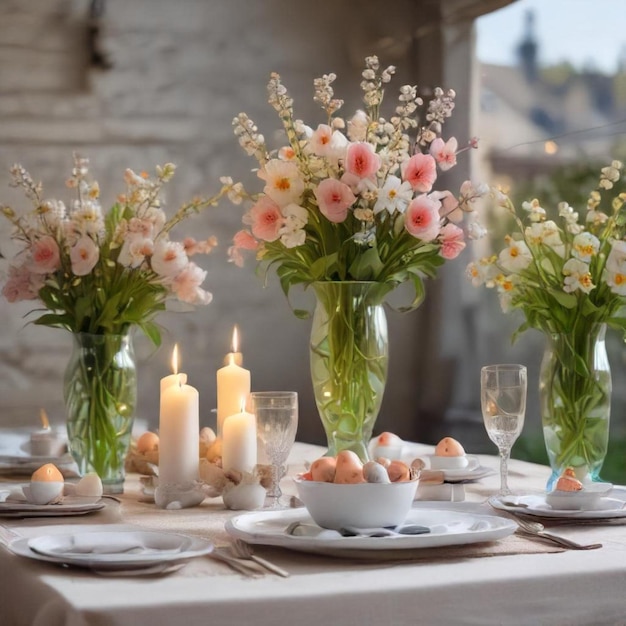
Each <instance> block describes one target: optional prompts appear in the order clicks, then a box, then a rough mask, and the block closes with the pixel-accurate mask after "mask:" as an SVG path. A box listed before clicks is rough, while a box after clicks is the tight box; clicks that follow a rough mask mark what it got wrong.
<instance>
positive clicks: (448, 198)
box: [428, 191, 463, 222]
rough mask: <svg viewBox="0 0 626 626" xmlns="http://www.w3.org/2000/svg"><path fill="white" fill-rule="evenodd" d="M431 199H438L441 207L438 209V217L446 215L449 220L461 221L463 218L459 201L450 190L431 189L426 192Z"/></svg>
mask: <svg viewBox="0 0 626 626" xmlns="http://www.w3.org/2000/svg"><path fill="white" fill-rule="evenodd" d="M428 196H429V197H430V198H431V199H432V200H439V202H441V208H440V209H439V215H440V217H447V218H448V219H449V220H450V221H451V222H461V221H462V220H463V211H462V209H461V208H460V207H459V201H458V199H457V198H456V196H455V195H454V194H453V193H451V192H450V191H433V192H432V193H430V194H428Z"/></svg>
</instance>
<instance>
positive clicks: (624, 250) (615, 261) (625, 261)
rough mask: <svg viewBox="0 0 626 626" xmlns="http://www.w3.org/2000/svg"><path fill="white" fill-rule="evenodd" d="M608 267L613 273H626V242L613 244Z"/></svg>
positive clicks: (607, 263) (608, 258) (619, 241)
mask: <svg viewBox="0 0 626 626" xmlns="http://www.w3.org/2000/svg"><path fill="white" fill-rule="evenodd" d="M606 267H607V269H609V270H611V271H613V272H624V273H626V241H622V240H616V241H613V242H612V243H611V251H610V252H609V256H608V257H607V259H606Z"/></svg>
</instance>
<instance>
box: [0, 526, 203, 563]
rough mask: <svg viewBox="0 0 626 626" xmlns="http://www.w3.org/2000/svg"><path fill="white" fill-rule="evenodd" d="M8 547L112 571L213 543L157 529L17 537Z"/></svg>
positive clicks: (192, 553)
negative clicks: (29, 537)
mask: <svg viewBox="0 0 626 626" xmlns="http://www.w3.org/2000/svg"><path fill="white" fill-rule="evenodd" d="M9 549H10V550H11V551H12V552H13V553H15V554H17V555H19V556H24V557H28V558H31V559H35V560H39V561H48V562H51V563H57V564H64V565H75V566H79V567H86V568H89V569H103V570H104V569H110V570H115V569H130V568H134V567H136V568H144V567H146V566H148V565H153V564H155V563H164V562H168V563H178V562H181V561H186V560H189V559H192V558H194V557H197V556H201V555H203V554H208V553H210V552H211V551H212V550H213V544H212V543H211V542H210V541H207V540H206V539H201V538H199V537H188V536H186V535H179V534H176V533H167V532H159V531H107V532H93V531H92V532H89V531H85V532H78V533H69V534H64V535H47V536H41V537H36V538H31V539H28V538H26V539H18V540H16V541H14V542H12V543H11V544H9ZM81 550H83V551H82V552H81ZM87 550H91V551H90V552H87Z"/></svg>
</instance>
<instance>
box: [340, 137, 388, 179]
mask: <svg viewBox="0 0 626 626" xmlns="http://www.w3.org/2000/svg"><path fill="white" fill-rule="evenodd" d="M380 165H381V160H380V157H379V156H378V155H377V154H376V152H374V146H372V144H370V143H366V142H363V141H357V142H355V143H351V144H350V145H348V149H347V151H346V161H345V169H346V172H347V173H348V174H353V175H354V176H357V177H358V178H371V177H372V176H374V175H375V174H376V172H377V171H378V170H379V169H380Z"/></svg>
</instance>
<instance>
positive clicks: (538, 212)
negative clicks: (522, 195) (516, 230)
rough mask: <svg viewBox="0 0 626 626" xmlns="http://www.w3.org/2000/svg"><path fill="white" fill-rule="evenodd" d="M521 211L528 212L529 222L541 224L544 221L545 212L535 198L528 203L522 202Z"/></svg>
mask: <svg viewBox="0 0 626 626" xmlns="http://www.w3.org/2000/svg"><path fill="white" fill-rule="evenodd" d="M522 209H524V211H528V213H530V215H529V216H528V218H529V219H530V221H531V222H541V221H543V220H545V219H546V210H545V209H544V208H543V207H542V206H541V205H540V204H539V200H537V199H536V198H535V199H534V200H531V201H530V202H522Z"/></svg>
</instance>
